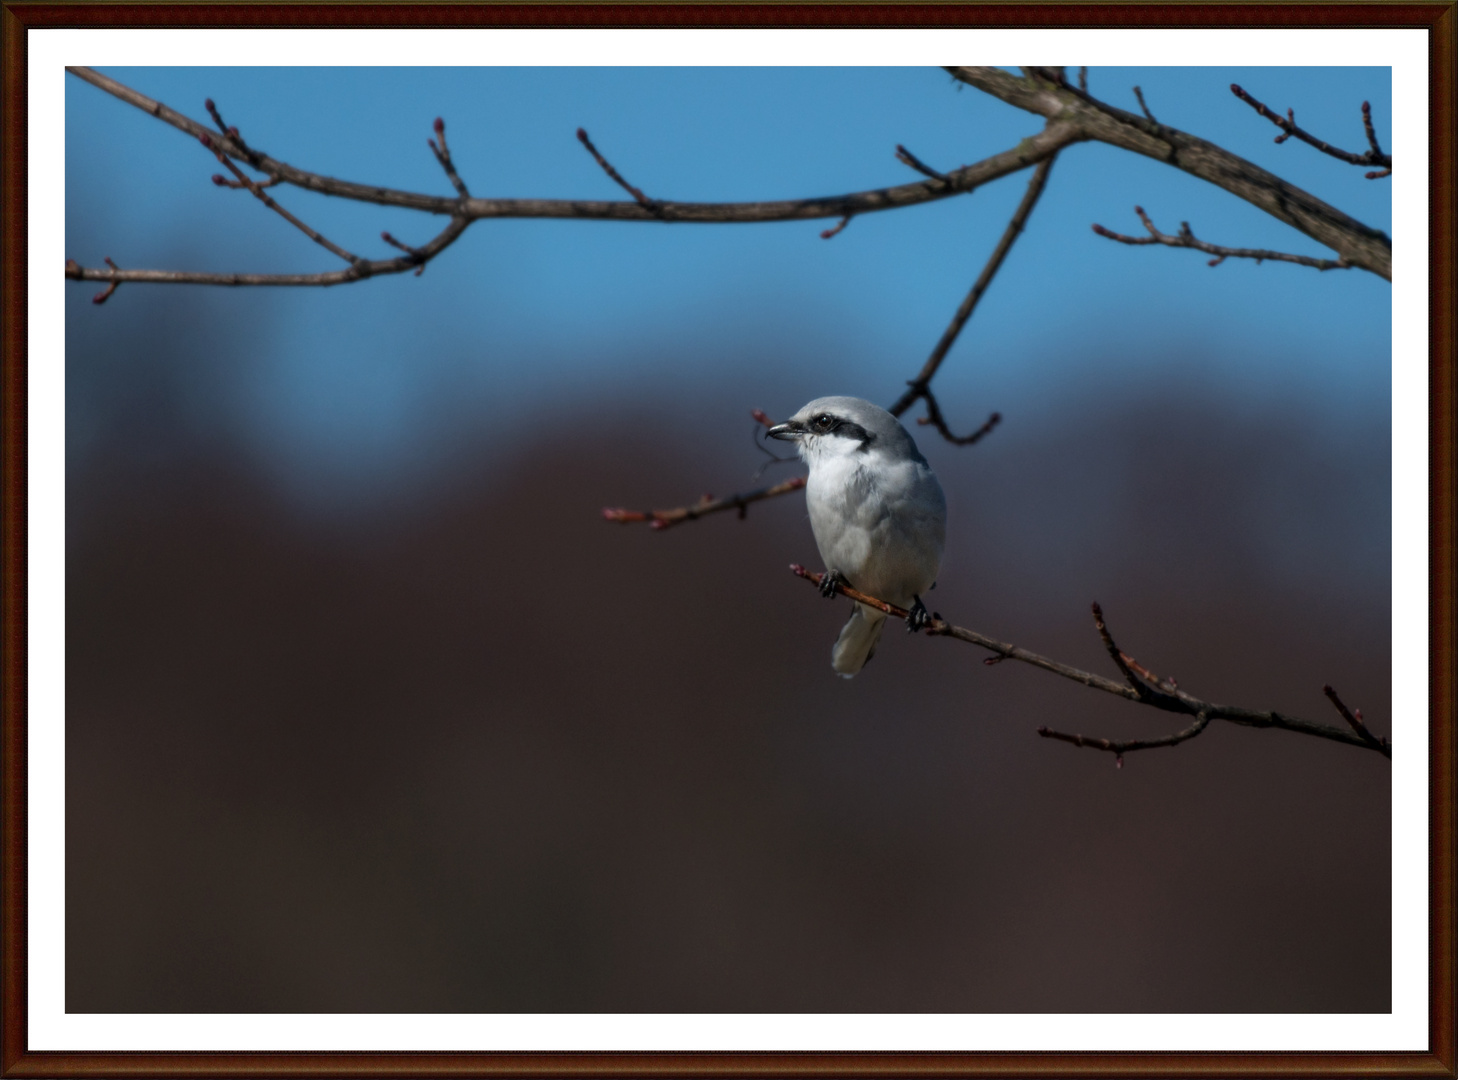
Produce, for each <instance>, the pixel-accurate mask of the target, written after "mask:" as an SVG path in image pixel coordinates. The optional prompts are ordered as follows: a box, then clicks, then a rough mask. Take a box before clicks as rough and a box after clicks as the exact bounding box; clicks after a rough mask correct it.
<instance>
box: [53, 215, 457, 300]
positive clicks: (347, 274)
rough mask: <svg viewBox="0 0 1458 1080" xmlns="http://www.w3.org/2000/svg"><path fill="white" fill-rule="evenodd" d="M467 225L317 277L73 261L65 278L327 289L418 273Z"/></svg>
mask: <svg viewBox="0 0 1458 1080" xmlns="http://www.w3.org/2000/svg"><path fill="white" fill-rule="evenodd" d="M470 224H471V223H470V222H469V221H466V220H465V219H463V218H452V219H451V221H450V224H448V225H447V226H446V227H445V228H444V229H442V230H441V231H440V232H439V233H438V234H436V236H435V237H434V239H432V240H431V241H430V242H429V243H427V244H425V245H423V246H421V247H418V248H411V249H410V252H409V254H406V255H402V256H399V257H398V258H394V259H360V260H359V261H358V262H356V263H354V264H353V265H352V266H349V267H347V268H346V269H343V270H329V271H325V272H323V273H319V274H215V273H208V272H206V271H194V270H117V269H115V268H111V269H106V270H103V269H101V268H100V267H95V266H82V265H80V264H79V263H77V262H76V261H75V260H74V259H67V260H66V276H67V277H68V278H71V279H72V280H74V281H106V282H112V283H115V284H121V283H122V282H126V281H136V282H143V283H146V284H151V285H293V286H329V285H347V284H349V283H350V282H354V281H363V280H364V279H365V278H371V277H383V276H385V275H387V274H403V273H404V272H405V271H407V270H418V269H419V268H420V267H421V266H422V265H423V264H424V263H426V262H428V261H430V260H431V259H433V258H435V256H437V255H439V254H440V253H441V252H442V251H444V250H445V249H446V248H448V247H449V246H450V245H451V244H452V243H454V242H455V240H456V239H457V238H458V237H459V236H460V235H461V233H463V232H465V231H466V228H467V227H468V226H469V225H470Z"/></svg>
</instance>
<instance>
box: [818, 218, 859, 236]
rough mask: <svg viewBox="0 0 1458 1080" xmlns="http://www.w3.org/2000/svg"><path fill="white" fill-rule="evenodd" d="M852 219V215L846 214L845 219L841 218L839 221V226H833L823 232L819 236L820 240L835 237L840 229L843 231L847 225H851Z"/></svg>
mask: <svg viewBox="0 0 1458 1080" xmlns="http://www.w3.org/2000/svg"><path fill="white" fill-rule="evenodd" d="M853 217H855V215H854V214H847V215H846V216H845V217H843V218H841V219H840V224H839V225H833V226H831V227H830V228H828V229H826V230H824V231H823V232H822V233H821V234H820V239H822V240H829V239H830V238H831V237H832V236H835V235H836V234H837V233H839V232H840V231H841V230H842V229H844V228H845V227H846V226H847V225H849V224H850V223H851V218H853Z"/></svg>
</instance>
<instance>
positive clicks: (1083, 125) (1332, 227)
mask: <svg viewBox="0 0 1458 1080" xmlns="http://www.w3.org/2000/svg"><path fill="white" fill-rule="evenodd" d="M947 70H948V71H949V72H951V74H952V75H953V77H954V78H957V79H959V80H961V81H962V82H964V83H967V84H968V85H969V86H975V87H976V88H977V89H979V90H982V91H984V92H985V93H988V94H991V95H992V96H993V97H995V98H998V99H999V100H1001V101H1005V102H1007V103H1008V104H1009V105H1012V106H1015V107H1016V108H1019V109H1024V110H1026V111H1028V112H1032V113H1036V114H1038V115H1039V116H1042V117H1045V118H1046V119H1047V120H1048V121H1049V123H1050V124H1055V123H1056V124H1059V125H1068V126H1071V127H1072V128H1074V130H1075V131H1076V133H1077V134H1076V135H1075V136H1074V138H1075V139H1091V140H1095V141H1097V142H1103V143H1108V144H1109V145H1110V146H1117V147H1119V148H1121V149H1124V150H1129V151H1132V152H1134V153H1136V154H1143V155H1145V156H1146V157H1151V158H1154V159H1156V160H1157V161H1163V162H1165V163H1166V164H1168V165H1173V166H1174V167H1175V168H1177V169H1181V170H1183V171H1184V172H1187V173H1189V174H1190V175H1192V176H1198V177H1199V178H1200V179H1202V180H1206V181H1208V182H1209V183H1212V184H1215V185H1216V186H1217V187H1221V188H1224V189H1225V190H1226V191H1229V192H1230V193H1231V194H1233V195H1238V196H1239V197H1240V198H1242V199H1245V200H1246V201H1247V202H1249V203H1251V204H1252V205H1254V206H1256V207H1259V208H1260V209H1261V210H1264V211H1265V212H1266V213H1268V214H1270V215H1271V216H1272V217H1274V218H1276V219H1277V220H1278V221H1283V222H1285V223H1286V224H1287V225H1290V226H1291V227H1293V228H1295V229H1298V230H1300V231H1301V232H1303V233H1305V234H1306V235H1307V236H1309V237H1311V238H1312V239H1313V240H1315V241H1317V242H1318V243H1320V244H1324V245H1326V246H1327V247H1329V248H1331V249H1332V250H1333V251H1335V252H1337V253H1338V254H1339V255H1340V256H1341V257H1342V258H1343V259H1344V260H1345V261H1346V262H1348V263H1350V264H1351V265H1353V266H1357V267H1360V268H1362V269H1363V270H1369V271H1371V272H1372V273H1374V274H1377V275H1379V276H1380V277H1384V278H1386V279H1387V280H1388V281H1391V280H1392V241H1391V239H1389V238H1388V236H1387V234H1386V233H1384V232H1382V231H1380V230H1378V229H1374V228H1372V227H1370V226H1368V225H1364V224H1362V223H1361V222H1360V221H1357V220H1356V219H1355V218H1352V217H1349V216H1348V215H1346V214H1344V213H1342V212H1341V211H1340V210H1338V209H1336V208H1335V207H1333V206H1329V205H1328V204H1326V203H1324V202H1322V201H1321V200H1320V199H1318V198H1317V197H1316V196H1314V195H1312V194H1310V193H1309V192H1306V191H1303V190H1302V189H1301V188H1298V187H1296V186H1295V185H1294V184H1291V183H1288V182H1287V181H1285V180H1282V179H1281V178H1280V177H1279V176H1276V175H1274V174H1273V173H1269V172H1267V171H1266V170H1265V169H1262V168H1261V167H1260V166H1259V165H1256V164H1254V163H1253V162H1250V161H1246V160H1245V159H1244V158H1242V157H1239V156H1237V155H1235V154H1232V153H1231V152H1230V151H1228V150H1226V149H1224V148H1223V147H1219V146H1216V145H1215V144H1214V143H1211V142H1206V141H1205V140H1204V139H1200V138H1197V137H1196V136H1194V135H1190V134H1187V133H1186V132H1183V131H1179V130H1177V129H1176V128H1172V127H1170V126H1168V125H1167V124H1161V123H1157V122H1156V121H1153V120H1150V119H1149V118H1148V117H1144V116H1137V115H1135V114H1134V113H1130V112H1126V111H1124V110H1123V109H1119V108H1115V107H1114V106H1112V105H1109V104H1107V103H1105V102H1102V101H1099V100H1098V99H1096V98H1094V97H1091V96H1090V95H1089V94H1087V93H1086V92H1084V91H1082V90H1079V89H1076V88H1075V87H1072V86H1070V85H1068V83H1067V82H1066V81H1054V80H1051V79H1047V78H1043V77H1039V76H1036V75H1027V76H1022V77H1020V76H1017V75H1013V74H1011V73H1009V72H1006V71H1003V70H1002V69H1001V68H995V67H949V68H947Z"/></svg>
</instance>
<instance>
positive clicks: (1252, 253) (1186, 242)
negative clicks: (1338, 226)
mask: <svg viewBox="0 0 1458 1080" xmlns="http://www.w3.org/2000/svg"><path fill="white" fill-rule="evenodd" d="M1134 212H1135V213H1136V214H1138V215H1139V220H1140V221H1142V222H1143V223H1144V227H1145V228H1146V229H1148V230H1149V235H1148V236H1125V235H1124V234H1123V233H1116V232H1114V231H1113V230H1111V229H1106V228H1104V227H1103V226H1102V225H1094V226H1093V231H1094V232H1096V233H1098V234H1099V235H1100V236H1105V237H1108V238H1109V239H1110V240H1117V241H1119V243H1121V244H1135V245H1139V244H1164V245H1165V246H1166V247H1181V248H1193V249H1194V250H1195V251H1203V252H1205V254H1207V255H1214V256H1216V257H1215V258H1213V259H1211V260H1210V262H1209V265H1210V266H1219V265H1220V264H1221V263H1223V262H1224V261H1225V260H1226V259H1254V260H1255V261H1256V262H1257V263H1262V262H1265V261H1266V260H1267V259H1270V260H1272V261H1275V262H1289V263H1297V264H1298V265H1300V266H1314V267H1316V269H1318V270H1350V269H1351V267H1352V264H1351V263H1349V262H1347V261H1345V260H1344V259H1317V258H1314V257H1313V256H1310V255H1290V254H1287V253H1286V252H1283V251H1267V250H1265V249H1263V248H1233V247H1222V246H1220V245H1219V244H1207V243H1205V241H1203V240H1197V239H1195V234H1194V233H1192V232H1191V231H1190V223H1189V222H1188V221H1182V222H1180V231H1179V235H1178V236H1170V235H1169V234H1168V233H1162V232H1160V231H1159V230H1158V229H1156V228H1155V227H1154V222H1152V221H1150V220H1149V215H1148V214H1146V213H1145V212H1144V208H1143V207H1142V206H1136V207H1135V208H1134Z"/></svg>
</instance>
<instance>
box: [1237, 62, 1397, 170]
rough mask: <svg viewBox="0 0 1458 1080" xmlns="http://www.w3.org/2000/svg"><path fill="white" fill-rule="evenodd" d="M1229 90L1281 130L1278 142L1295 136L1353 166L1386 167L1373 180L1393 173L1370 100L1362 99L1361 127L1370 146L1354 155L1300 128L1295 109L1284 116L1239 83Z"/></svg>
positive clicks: (1288, 110)
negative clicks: (1379, 143)
mask: <svg viewBox="0 0 1458 1080" xmlns="http://www.w3.org/2000/svg"><path fill="white" fill-rule="evenodd" d="M1230 92H1231V93H1232V94H1234V95H1235V96H1236V97H1238V98H1240V100H1241V101H1243V102H1245V103H1246V104H1247V105H1249V106H1250V107H1251V108H1252V109H1254V110H1255V111H1256V112H1258V113H1259V114H1260V115H1261V116H1264V117H1265V118H1266V119H1267V120H1269V121H1270V122H1271V123H1273V124H1275V125H1276V126H1277V127H1278V128H1280V129H1281V134H1280V135H1277V136H1276V142H1278V143H1283V142H1285V141H1286V140H1287V139H1289V138H1290V137H1291V136H1292V135H1294V136H1296V138H1298V139H1300V140H1301V141H1302V142H1304V143H1306V144H1307V145H1309V146H1314V147H1316V148H1317V149H1318V150H1320V151H1321V152H1322V153H1323V154H1326V155H1328V156H1329V157H1334V158H1336V159H1337V160H1338V161H1345V162H1347V163H1348V164H1350V165H1381V166H1384V167H1385V168H1386V169H1387V172H1385V173H1377V174H1373V173H1369V174H1368V179H1372V178H1374V177H1375V176H1386V175H1388V174H1390V173H1391V172H1392V157H1391V155H1389V154H1384V153H1383V152H1382V148H1381V147H1380V146H1378V145H1377V133H1376V131H1374V130H1373V128H1372V106H1371V104H1370V103H1369V102H1366V101H1364V102H1362V126H1363V127H1364V128H1366V131H1367V143H1368V146H1369V147H1370V149H1368V150H1367V151H1366V152H1365V153H1361V154H1354V153H1352V152H1351V151H1350V150H1342V149H1339V148H1338V147H1335V146H1332V145H1331V143H1329V142H1326V141H1325V140H1322V139H1318V138H1317V137H1316V136H1315V135H1313V134H1311V133H1310V132H1309V131H1305V130H1303V129H1302V128H1301V127H1299V126H1298V125H1297V123H1296V110H1295V109H1287V110H1286V115H1285V116H1284V117H1283V116H1280V115H1279V114H1277V113H1276V112H1274V111H1272V110H1271V109H1268V108H1266V106H1265V105H1264V104H1262V103H1261V102H1259V101H1257V100H1256V99H1255V98H1253V97H1251V96H1250V94H1248V93H1246V92H1245V91H1244V90H1242V89H1241V88H1240V86H1239V84H1237V83H1231V84H1230Z"/></svg>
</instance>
